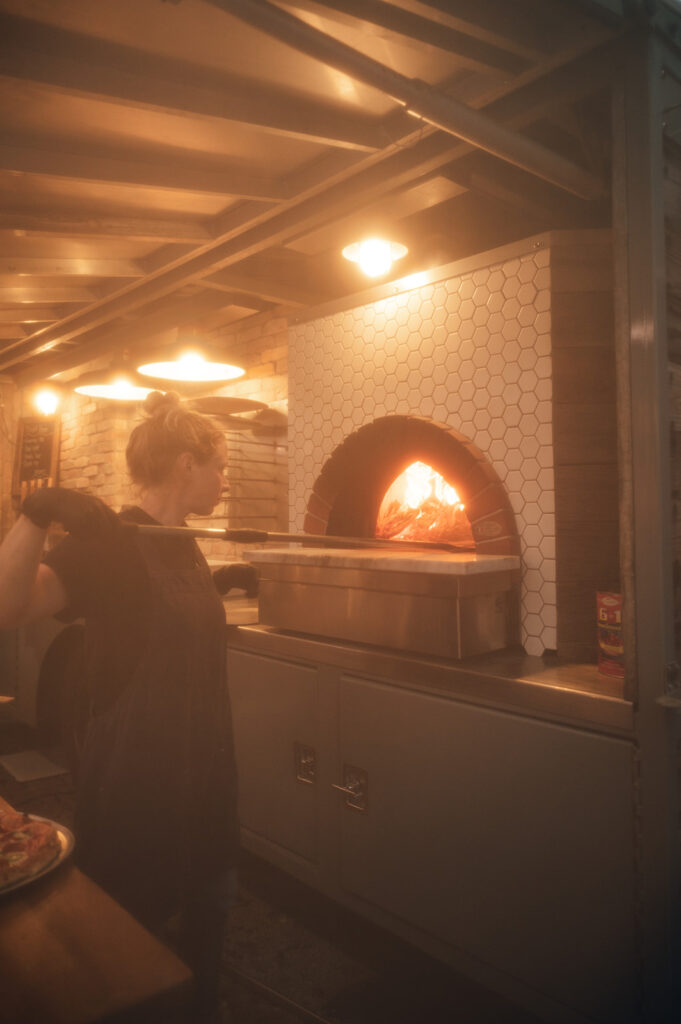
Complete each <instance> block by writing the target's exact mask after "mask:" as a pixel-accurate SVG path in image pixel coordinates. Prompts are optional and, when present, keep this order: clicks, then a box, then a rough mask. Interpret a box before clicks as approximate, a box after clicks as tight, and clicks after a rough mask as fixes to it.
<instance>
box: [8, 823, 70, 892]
mask: <svg viewBox="0 0 681 1024" xmlns="http://www.w3.org/2000/svg"><path fill="white" fill-rule="evenodd" d="M28 817H29V818H30V819H31V821H43V822H45V824H46V825H52V826H53V827H54V828H56V830H57V835H58V836H59V844H60V847H61V849H60V850H59V853H56V854H55V855H54V857H53V858H52V860H51V861H50V862H49V864H45V865H44V867H42V868H41V869H40V871H36V873H35V874H34V875H29V876H28V878H19V879H17V881H16V882H9V883H8V884H7V885H1V886H0V896H4V894H5V893H6V892H12V890H14V889H21V888H22V887H23V886H24V885H30V883H31V882H35V881H36V879H38V878H42V877H43V875H46V874H47V873H48V872H49V871H54V869H55V868H58V867H59V865H60V864H62V863H63V862H64V861H65V860H66V858H67V857H68V856H69V855H70V854H71V852H72V850H73V848H74V846H75V845H76V840H75V838H74V835H73V832H72V831H71V830H70V829H68V828H67V827H66V825H60V824H59V822H58V821H52V820H51V818H41V817H40V816H39V815H38V814H29V815H28Z"/></svg>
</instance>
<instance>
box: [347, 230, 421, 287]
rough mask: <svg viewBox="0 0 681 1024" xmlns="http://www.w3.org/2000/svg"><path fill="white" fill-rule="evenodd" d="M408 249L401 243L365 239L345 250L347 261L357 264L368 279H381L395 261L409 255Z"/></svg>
mask: <svg viewBox="0 0 681 1024" xmlns="http://www.w3.org/2000/svg"><path fill="white" fill-rule="evenodd" d="M407 251H408V250H407V247H406V246H405V245H400V243H399V242H388V241H386V240H385V239H383V238H365V239H364V240H363V241H361V242H353V243H352V245H346V247H345V248H344V249H343V256H344V257H345V259H346V260H350V261H351V262H352V263H356V264H357V265H358V266H359V268H360V270H361V271H362V272H363V273H364V274H366V275H367V277H381V276H382V275H383V274H387V273H388V271H389V270H390V268H391V267H392V265H393V263H394V262H395V260H399V259H402V257H403V256H406V254H407Z"/></svg>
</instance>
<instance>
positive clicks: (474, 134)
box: [208, 0, 604, 199]
mask: <svg viewBox="0 0 681 1024" xmlns="http://www.w3.org/2000/svg"><path fill="white" fill-rule="evenodd" d="M208 2H209V3H211V4H212V5H213V6H214V7H219V8H220V9H221V10H224V11H227V12H228V13H230V14H232V15H234V16H235V17H237V18H239V19H240V20H241V21H245V22H247V23H248V24H249V25H252V26H253V27H254V28H256V29H258V30H259V31H261V32H266V33H267V34H268V35H270V36H273V37H274V38H275V39H278V40H279V41H280V42H283V43H285V44H286V45H288V46H292V47H293V48H294V49H296V50H299V51H300V52H301V53H305V54H307V55H308V56H310V57H313V58H314V59H316V60H319V61H322V62H323V63H325V64H327V65H328V66H330V67H333V68H335V69H336V70H337V71H341V72H343V73H344V74H346V75H349V76H350V77H351V78H355V79H357V80H359V81H361V82H364V83H365V84H367V85H370V86H373V88H375V89H378V90H379V91H380V92H382V93H385V94H386V95H388V96H390V97H392V99H394V100H397V102H398V103H401V104H403V106H405V107H406V109H407V111H408V112H409V113H410V114H413V115H415V116H416V117H419V118H421V119H422V120H423V121H426V122H427V123H428V124H432V125H434V126H435V127H436V128H440V129H441V130H442V131H445V132H448V133H449V134H450V135H455V136H457V138H460V139H464V140H465V141H466V142H470V143H472V144H473V145H474V146H477V147H479V148H480V149H484V150H486V151H487V152H488V153H493V154H494V156H497V157H500V158H501V159H502V160H506V161H507V162H508V163H512V164H515V166H516V167H522V168H523V170H526V171H529V172H530V173H531V174H534V175H536V176H537V177H540V178H543V179H544V180H545V181H550V182H551V183H552V184H553V185H557V186H558V187H559V188H562V189H564V190H565V191H567V192H571V193H573V194H574V195H577V196H579V197H580V198H581V199H598V198H599V197H600V196H601V195H602V194H603V191H604V184H603V182H602V181H600V180H599V179H598V178H597V177H596V176H595V175H593V174H590V173H589V172H588V171H585V170H584V169H583V168H581V167H579V166H578V165H577V164H573V163H571V162H570V161H569V160H566V159H564V158H563V157H561V156H559V155H558V154H557V153H554V152H552V151H551V150H550V149H547V148H546V147H545V146H542V145H540V144H539V143H537V142H535V141H534V140H533V139H529V138H527V137H526V136H523V135H518V134H517V133H515V132H512V131H509V129H508V128H505V127H504V126H503V125H500V124H498V123H497V122H496V121H493V120H492V119H491V118H490V117H488V116H486V115H485V114H482V113H480V112H478V111H476V110H472V109H471V108H470V107H468V106H466V104H464V103H459V102H458V101H457V100H455V99H452V98H451V97H450V96H446V95H445V94H444V93H441V92H438V90H437V89H433V88H432V87H431V86H429V85H428V84H427V83H426V82H423V81H421V80H420V79H416V78H408V77H407V76H406V75H401V74H399V72H397V71H394V70H393V69H392V68H389V67H386V66H385V65H384V64H380V63H379V62H378V61H375V60H373V59H372V58H371V57H367V56H365V55H364V54H363V53H359V51H357V50H354V49H352V47H350V46H347V45H346V44H345V43H341V42H340V41H339V40H337V39H334V38H333V37H332V36H329V35H327V34H326V33H325V32H320V31H319V29H316V28H313V27H312V26H311V25H308V24H307V22H305V21H301V19H300V18H296V17H295V16H294V15H292V14H289V13H288V12H287V11H283V10H281V8H279V7H275V6H274V4H271V3H269V2H268V0H208Z"/></svg>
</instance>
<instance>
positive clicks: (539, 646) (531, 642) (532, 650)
mask: <svg viewBox="0 0 681 1024" xmlns="http://www.w3.org/2000/svg"><path fill="white" fill-rule="evenodd" d="M523 646H524V648H525V652H526V653H527V654H529V655H531V657H533V658H541V656H542V654H543V653H544V644H543V643H542V641H541V639H540V638H539V637H535V636H529V635H528V636H527V638H526V640H525V641H524V644H523Z"/></svg>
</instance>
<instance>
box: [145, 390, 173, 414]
mask: <svg viewBox="0 0 681 1024" xmlns="http://www.w3.org/2000/svg"><path fill="white" fill-rule="evenodd" d="M180 401H181V399H180V396H179V395H178V393H177V391H165V392H163V391H150V392H149V394H148V395H147V397H146V398H145V399H144V412H145V413H146V415H147V416H164V415H165V414H166V413H168V412H170V410H171V409H176V408H178V406H179V405H180Z"/></svg>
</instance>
